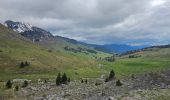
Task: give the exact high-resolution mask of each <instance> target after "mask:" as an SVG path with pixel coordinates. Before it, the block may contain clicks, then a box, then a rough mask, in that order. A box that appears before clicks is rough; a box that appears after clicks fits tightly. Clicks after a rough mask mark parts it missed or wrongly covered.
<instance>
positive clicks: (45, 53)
mask: <svg viewBox="0 0 170 100" xmlns="http://www.w3.org/2000/svg"><path fill="white" fill-rule="evenodd" d="M22 61H23V62H25V61H28V62H29V63H30V66H27V67H25V68H19V64H20V63H21V62H22ZM96 66H97V62H96V61H95V60H94V59H91V58H90V57H88V56H84V55H73V54H70V53H64V52H60V51H56V50H52V51H51V50H49V49H47V48H44V47H42V46H40V45H38V44H34V43H33V42H32V41H30V40H29V39H27V38H25V37H23V36H21V35H20V34H18V33H16V32H14V31H12V30H10V29H8V28H6V27H4V26H3V25H1V24H0V69H1V70H0V76H1V77H0V80H2V79H11V78H16V77H17V78H19V77H20V78H22V77H24V78H28V79H30V78H31V79H32V78H33V79H36V78H37V77H48V78H50V77H55V76H56V74H57V73H58V72H66V73H68V74H69V75H70V76H74V77H81V76H89V75H90V74H92V73H94V72H96V71H97V70H98V68H96ZM84 70H86V71H87V72H85V71H84ZM73 73H77V74H79V75H78V76H76V75H74V74H73ZM96 74H98V73H96Z"/></svg>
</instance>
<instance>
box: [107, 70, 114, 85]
mask: <svg viewBox="0 0 170 100" xmlns="http://www.w3.org/2000/svg"><path fill="white" fill-rule="evenodd" d="M114 78H115V72H114V70H111V71H110V74H109V77H107V78H106V79H105V82H108V81H111V80H113V79H114Z"/></svg>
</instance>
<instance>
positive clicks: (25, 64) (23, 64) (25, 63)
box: [20, 61, 30, 68]
mask: <svg viewBox="0 0 170 100" xmlns="http://www.w3.org/2000/svg"><path fill="white" fill-rule="evenodd" d="M29 65H30V63H29V62H27V61H25V62H21V63H20V68H24V67H25V66H29Z"/></svg>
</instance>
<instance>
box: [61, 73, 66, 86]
mask: <svg viewBox="0 0 170 100" xmlns="http://www.w3.org/2000/svg"><path fill="white" fill-rule="evenodd" d="M61 83H63V84H66V83H67V76H66V74H65V73H64V74H63V76H62V79H61Z"/></svg>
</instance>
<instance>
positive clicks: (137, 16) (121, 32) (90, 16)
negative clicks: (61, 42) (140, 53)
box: [0, 0, 170, 45]
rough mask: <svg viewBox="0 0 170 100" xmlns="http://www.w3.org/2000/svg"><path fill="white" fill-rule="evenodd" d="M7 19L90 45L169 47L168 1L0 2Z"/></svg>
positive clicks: (0, 13) (2, 15)
mask: <svg viewBox="0 0 170 100" xmlns="http://www.w3.org/2000/svg"><path fill="white" fill-rule="evenodd" d="M8 19H10V20H14V21H22V22H26V23H30V24H32V25H34V26H38V27H41V28H44V29H46V30H48V31H50V32H51V33H53V34H55V35H61V36H66V37H69V38H73V39H77V40H80V41H85V42H88V43H93V44H94V43H97V44H108V43H109V44H110V43H119V44H131V45H158V44H168V43H170V0H1V1H0V20H1V22H3V21H5V20H8Z"/></svg>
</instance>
